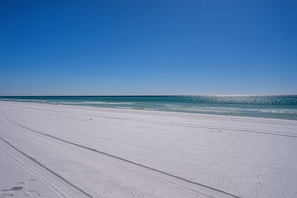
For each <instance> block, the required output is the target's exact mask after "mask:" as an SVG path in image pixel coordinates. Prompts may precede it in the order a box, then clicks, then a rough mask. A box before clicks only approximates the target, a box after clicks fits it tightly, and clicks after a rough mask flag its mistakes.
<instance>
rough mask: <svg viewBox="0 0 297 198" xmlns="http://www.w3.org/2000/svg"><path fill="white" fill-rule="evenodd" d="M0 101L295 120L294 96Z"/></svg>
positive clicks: (16, 98) (21, 98)
mask: <svg viewBox="0 0 297 198" xmlns="http://www.w3.org/2000/svg"><path fill="white" fill-rule="evenodd" d="M0 100H9V101H21V102H39V103H50V104H65V105H83V106H92V107H108V108H121V109H123V108H126V109H127V108H128V109H145V110H157V111H175V112H190V113H206V114H219V115H233V116H251V117H265V118H280V119H291V120H297V96H296V95H293V96H9V97H4V96H0Z"/></svg>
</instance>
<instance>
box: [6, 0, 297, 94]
mask: <svg viewBox="0 0 297 198" xmlns="http://www.w3.org/2000/svg"><path fill="white" fill-rule="evenodd" d="M146 94H148V95H151V94H153V95H154V94H156V95H160V94H161V95H167V94H182V95H184V94H186V95H188V94H189V95H209V94H210V95H212V94H215V95H217V94H224V95H229V94H260V95H263V94H264V95H266V94H297V1H296V0H291V1H288V0H279V1H274V0H267V1H265V0H180V1H176V0H167V1H166V0H121V1H119V0H103V1H100V0H96V1H89V0H80V1H75V0H69V1H63V0H57V1H55V0H49V1H46V0H42V1H39V0H36V1H31V0H26V1H24V0H20V1H17V0H1V1H0V95H146Z"/></svg>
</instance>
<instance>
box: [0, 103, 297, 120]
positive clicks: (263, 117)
mask: <svg viewBox="0 0 297 198" xmlns="http://www.w3.org/2000/svg"><path fill="white" fill-rule="evenodd" d="M0 102H12V103H24V104H26V103H28V104H41V105H43V104H44V105H54V106H73V107H85V108H94V109H101V110H104V109H110V110H113V109H114V110H119V111H121V110H124V111H129V110H131V111H144V112H145V111H148V112H165V113H173V114H191V115H200V116H208V115H209V116H219V117H220V116H222V117H224V116H227V117H242V118H245V119H249V118H259V119H273V120H287V121H297V118H280V117H273V116H271V117H268V116H267V117H265V116H258V115H240V114H238V115H234V114H233V115H232V114H224V113H207V112H206V113H204V112H203V113H202V112H194V111H192V112H191V111H178V110H163V109H140V108H130V107H102V106H92V105H84V104H66V103H65V104H63V103H51V102H38V101H11V100H0Z"/></svg>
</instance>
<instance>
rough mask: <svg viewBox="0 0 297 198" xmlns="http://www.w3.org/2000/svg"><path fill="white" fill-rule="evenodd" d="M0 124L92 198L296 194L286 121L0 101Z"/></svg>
mask: <svg viewBox="0 0 297 198" xmlns="http://www.w3.org/2000/svg"><path fill="white" fill-rule="evenodd" d="M0 124H1V129H0V136H1V138H3V139H5V141H7V142H9V143H11V145H14V146H15V147H16V148H18V149H19V150H21V151H23V152H24V153H26V154H27V155H28V156H31V157H32V158H34V159H36V160H37V161H39V162H40V163H42V164H43V165H44V166H46V167H48V168H49V169H50V170H52V171H54V172H55V173H57V174H58V175H60V176H61V177H62V178H64V179H65V180H67V181H69V182H70V183H71V184H73V185H75V186H76V187H78V188H79V189H82V190H83V191H84V192H86V193H87V194H89V195H91V196H92V197H99V196H100V195H101V194H102V192H106V196H107V197H114V196H121V197H133V195H134V196H135V195H136V196H135V197H139V196H148V197H155V196H162V197H168V196H171V197H185V196H186V197H204V196H205V195H215V197H259V198H260V197H261V198H262V197H272V198H276V197H294V196H296V195H297V194H296V192H295V186H296V184H297V178H296V177H295V175H296V174H297V167H296V166H295V164H296V163H297V157H296V155H295V153H296V152H297V148H296V146H295V145H296V143H297V142H296V141H297V121H294V120H283V119H269V118H254V117H241V116H222V115H211V114H196V113H184V112H182V113H179V112H165V111H147V110H134V109H129V110H128V109H114V108H98V107H87V106H74V105H73V106H72V105H50V104H41V103H31V102H30V103H26V102H7V101H0ZM0 146H1V144H0ZM1 148H2V149H3V148H5V147H4V146H3V143H2V146H1V147H0V149H1ZM0 173H1V174H5V172H3V170H0ZM152 176H153V177H152ZM8 177H9V176H8ZM10 177H16V176H15V175H11V176H10ZM50 178H52V177H51V176H50ZM156 178H159V179H156ZM53 181H54V183H55V182H56V180H55V179H53ZM57 182H58V181H57ZM172 184H174V185H172ZM182 186H183V187H182ZM276 186H277V188H276ZM0 187H1V188H4V187H3V186H0ZM185 187H186V188H185ZM187 189H188V190H187ZM189 189H191V190H189ZM0 190H1V189H0ZM44 192H46V191H44ZM172 192H174V193H173V194H172ZM41 193H42V192H41ZM66 194H67V193H66Z"/></svg>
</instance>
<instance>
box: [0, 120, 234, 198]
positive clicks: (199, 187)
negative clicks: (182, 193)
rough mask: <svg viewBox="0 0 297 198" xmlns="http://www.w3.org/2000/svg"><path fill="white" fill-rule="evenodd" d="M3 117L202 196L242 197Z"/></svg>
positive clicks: (210, 197) (32, 130)
mask: <svg viewBox="0 0 297 198" xmlns="http://www.w3.org/2000/svg"><path fill="white" fill-rule="evenodd" d="M2 117H3V118H5V119H6V120H7V121H9V122H11V123H13V124H14V125H17V126H19V127H21V128H24V129H27V130H29V131H31V132H34V133H37V134H40V135H42V136H46V137H49V138H51V139H54V140H58V141H59V142H62V143H67V144H70V145H73V146H76V147H80V148H83V149H86V150H89V151H92V152H96V153H98V154H101V155H104V156H108V157H110V158H112V159H114V160H117V161H121V162H124V163H126V164H127V165H128V166H129V165H130V167H131V165H132V166H133V168H134V169H135V170H136V171H137V172H140V173H142V174H144V175H147V176H149V177H153V178H155V179H158V180H162V181H164V182H167V183H169V184H171V185H174V186H178V187H181V188H184V189H187V190H189V191H192V192H195V193H197V194H199V195H200V196H201V195H202V196H204V197H208V198H240V197H239V196H237V195H234V194H231V193H228V192H225V191H223V190H220V189H216V188H213V187H211V186H207V185H204V184H201V183H198V182H194V181H191V180H188V179H186V178H182V177H180V176H176V175H172V174H170V173H167V172H164V171H162V170H158V169H155V168H152V167H148V166H146V165H143V164H139V163H137V162H133V161H130V160H127V159H124V158H121V157H119V156H115V155H112V154H109V153H106V152H103V151H99V150H97V149H94V148H90V147H87V146H84V145H80V144H77V143H74V142H70V141H68V140H65V139H61V138H58V137H55V136H52V135H49V134H46V133H43V132H40V131H37V130H34V129H31V128H29V127H26V126H23V125H21V124H19V123H17V122H15V121H13V120H11V119H9V118H6V117H4V116H3V115H2ZM1 139H2V138H1Z"/></svg>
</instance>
